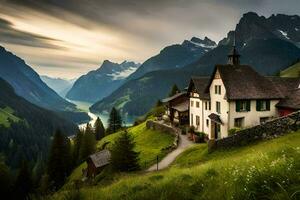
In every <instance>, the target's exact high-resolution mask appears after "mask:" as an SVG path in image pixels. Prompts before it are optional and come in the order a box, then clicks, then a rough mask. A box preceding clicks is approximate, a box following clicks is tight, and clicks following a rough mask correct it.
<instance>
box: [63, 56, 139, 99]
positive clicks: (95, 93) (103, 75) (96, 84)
mask: <svg viewBox="0 0 300 200" xmlns="http://www.w3.org/2000/svg"><path fill="white" fill-rule="evenodd" d="M138 67H139V64H136V63H134V62H128V61H124V62H122V63H120V64H118V63H113V62H110V61H109V60H105V61H104V62H103V63H102V65H101V67H100V68H99V69H97V70H94V71H91V72H89V73H87V74H86V75H83V76H81V77H79V78H78V79H77V80H76V82H75V83H74V85H73V87H72V88H71V89H70V91H69V92H68V93H67V95H66V97H67V98H69V99H72V100H79V101H87V102H96V101H97V100H101V99H102V98H104V97H106V96H108V95H110V94H111V93H112V92H113V91H114V90H116V89H117V88H118V87H119V86H120V85H122V83H123V82H124V80H125V79H126V78H127V77H128V76H129V75H130V74H132V73H133V72H134V71H135V70H136V69H137V68H138Z"/></svg>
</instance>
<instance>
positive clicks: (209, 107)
mask: <svg viewBox="0 0 300 200" xmlns="http://www.w3.org/2000/svg"><path fill="white" fill-rule="evenodd" d="M208 110H211V103H210V101H209V102H208Z"/></svg>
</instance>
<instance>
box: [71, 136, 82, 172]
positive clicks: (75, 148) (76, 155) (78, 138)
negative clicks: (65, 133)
mask: <svg viewBox="0 0 300 200" xmlns="http://www.w3.org/2000/svg"><path fill="white" fill-rule="evenodd" d="M83 136H84V130H79V131H78V133H77V134H76V136H75V139H74V146H73V151H72V152H73V166H76V165H77V164H79V163H80V158H79V156H80V148H81V144H82V140H83Z"/></svg>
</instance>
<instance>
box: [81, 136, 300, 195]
mask: <svg viewBox="0 0 300 200" xmlns="http://www.w3.org/2000/svg"><path fill="white" fill-rule="evenodd" d="M80 194H81V197H82V199H124V200H127V199H128V200H129V199H130V200H135V199H136V200H138V199H143V200H152V199H172V200H177V199H178V200H179V199H180V200H181V199H206V200H209V199H214V200H218V199H299V198H300V196H299V195H300V131H298V132H296V133H291V134H288V135H285V136H282V137H279V138H277V139H273V140H268V141H263V142H259V143H256V144H252V145H249V146H245V147H240V148H233V149H231V150H222V151H215V152H213V153H211V154H208V152H207V148H206V147H205V145H202V144H200V145H194V146H192V147H191V148H189V149H188V150H186V151H185V152H184V153H183V154H181V155H180V156H179V157H178V158H177V159H176V161H175V163H174V164H173V165H172V166H171V167H170V168H168V169H166V170H162V171H159V172H152V173H142V174H141V173H138V174H127V175H125V176H123V177H122V178H120V179H117V180H115V181H113V182H111V183H109V184H107V185H101V186H99V185H96V186H90V187H85V188H82V189H81V190H80Z"/></svg>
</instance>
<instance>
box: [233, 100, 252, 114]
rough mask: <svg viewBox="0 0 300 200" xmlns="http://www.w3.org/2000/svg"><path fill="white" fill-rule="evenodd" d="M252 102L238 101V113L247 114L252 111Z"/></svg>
mask: <svg viewBox="0 0 300 200" xmlns="http://www.w3.org/2000/svg"><path fill="white" fill-rule="evenodd" d="M250 103H251V102H250V101H248V100H238V101H236V102H235V110H236V112H246V111H250Z"/></svg>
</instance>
